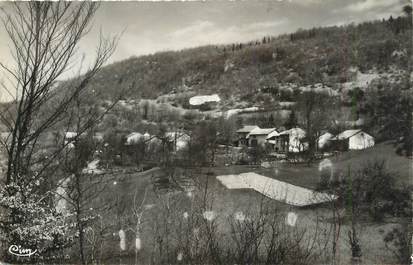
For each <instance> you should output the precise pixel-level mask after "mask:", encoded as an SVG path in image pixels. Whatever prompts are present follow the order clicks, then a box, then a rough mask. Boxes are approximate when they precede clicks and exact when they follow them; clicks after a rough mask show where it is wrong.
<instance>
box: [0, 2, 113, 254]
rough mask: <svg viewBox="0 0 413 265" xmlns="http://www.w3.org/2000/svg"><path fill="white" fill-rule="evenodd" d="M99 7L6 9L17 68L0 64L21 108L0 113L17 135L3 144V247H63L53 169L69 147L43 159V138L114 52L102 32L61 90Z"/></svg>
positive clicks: (5, 21)
mask: <svg viewBox="0 0 413 265" xmlns="http://www.w3.org/2000/svg"><path fill="white" fill-rule="evenodd" d="M97 8H98V5H97V4H96V3H91V2H84V3H70V2H54V3H52V2H27V3H17V2H16V3H13V4H10V5H7V6H5V7H4V8H3V7H2V9H1V11H2V21H3V26H4V29H5V31H6V33H7V35H8V37H9V40H10V43H11V53H12V56H13V58H14V60H15V61H16V65H15V66H14V67H8V66H6V65H4V64H2V63H0V69H2V70H3V71H5V72H7V73H8V74H9V75H10V78H11V80H12V81H11V82H10V83H11V85H10V86H7V85H5V84H3V88H5V89H7V91H8V92H9V94H10V95H13V99H14V104H13V105H14V106H15V107H16V112H15V114H14V115H13V116H11V117H5V116H4V113H0V119H2V120H4V122H5V124H7V125H8V131H10V132H11V137H10V141H9V142H7V143H3V144H4V145H3V146H2V147H4V148H5V149H6V150H7V161H8V164H7V171H6V176H5V183H4V185H2V191H1V193H0V194H1V196H0V197H1V198H0V204H1V207H2V209H4V211H3V212H4V213H5V214H3V215H2V216H1V220H0V223H1V225H0V228H1V230H2V232H1V233H2V234H3V235H5V236H4V237H2V240H5V241H6V242H3V244H4V245H12V244H16V245H22V246H26V247H30V248H33V249H38V252H39V254H40V255H42V252H45V251H47V249H48V248H50V246H52V245H53V246H52V247H57V246H58V244H54V243H55V242H54V241H53V240H56V241H57V242H58V238H59V235H61V233H62V232H64V231H65V229H64V228H62V227H60V226H59V225H58V223H59V222H60V221H59V220H58V219H59V215H57V214H56V213H54V212H53V211H52V209H51V207H50V202H51V198H50V196H49V195H48V194H49V192H50V190H51V189H52V188H51V183H52V179H53V177H55V176H54V174H53V171H54V170H52V169H53V168H54V167H55V166H56V157H57V156H58V155H59V154H61V153H62V151H63V149H64V147H65V146H64V145H62V146H61V147H59V148H57V149H56V150H54V151H53V153H52V154H50V155H48V156H41V159H39V158H40V157H39V155H40V154H39V149H40V150H41V148H39V143H40V142H41V140H40V139H41V137H42V136H44V135H45V134H46V133H47V131H48V130H52V129H53V128H54V126H56V125H57V124H59V122H61V121H62V120H64V119H66V118H67V117H66V114H67V111H68V109H70V108H71V107H72V106H73V104H74V99H75V98H77V97H78V96H79V95H82V96H85V95H87V94H86V87H87V85H88V84H89V83H90V82H91V80H92V79H93V78H94V77H95V76H96V74H97V73H98V72H99V70H100V69H101V68H102V66H103V64H104V63H106V62H107V60H108V59H109V57H110V56H111V55H112V53H113V52H114V49H115V47H116V40H112V39H108V40H107V39H104V38H103V37H101V38H100V43H99V45H98V48H97V52H96V58H95V60H94V61H93V62H92V64H91V67H90V68H89V69H87V71H85V73H84V74H83V75H81V76H78V77H77V78H74V79H72V80H70V81H68V82H64V83H60V84H61V86H60V87H59V88H56V87H57V85H58V80H60V79H61V78H62V74H63V73H64V72H65V71H67V70H68V68H70V66H71V65H72V64H73V62H74V58H75V55H76V54H75V52H76V50H77V48H78V44H79V42H80V40H81V39H82V37H83V36H84V35H85V34H86V33H87V32H88V30H89V27H90V22H91V20H92V18H93V15H94V14H95V12H96V10H97ZM82 70H84V69H82ZM100 118H101V117H93V118H91V119H89V120H88V121H87V122H86V123H85V124H82V130H81V131H83V130H87V129H88V128H91V127H93V126H94V125H96V122H97V120H99V119H100ZM9 121H12V122H11V123H10V122H9ZM19 198H25V199H24V200H23V201H21V200H20V199H19ZM10 202H15V203H19V205H18V206H16V204H10ZM28 211H30V212H28ZM10 221H11V222H10ZM47 242H49V244H47Z"/></svg>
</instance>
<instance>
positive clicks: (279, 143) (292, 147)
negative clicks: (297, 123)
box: [266, 128, 307, 153]
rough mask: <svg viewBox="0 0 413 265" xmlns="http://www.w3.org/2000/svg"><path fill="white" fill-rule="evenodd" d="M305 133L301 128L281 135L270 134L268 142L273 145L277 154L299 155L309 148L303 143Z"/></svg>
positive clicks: (283, 132)
mask: <svg viewBox="0 0 413 265" xmlns="http://www.w3.org/2000/svg"><path fill="white" fill-rule="evenodd" d="M304 138H305V131H304V130H303V129H301V128H292V129H289V130H286V131H282V132H280V133H276V132H272V133H270V134H269V135H268V136H267V138H266V140H267V142H268V143H269V144H271V145H273V147H274V150H275V151H276V152H277V153H288V152H292V153H298V152H301V151H304V150H305V149H306V148H307V144H306V143H304V142H303V139H304Z"/></svg>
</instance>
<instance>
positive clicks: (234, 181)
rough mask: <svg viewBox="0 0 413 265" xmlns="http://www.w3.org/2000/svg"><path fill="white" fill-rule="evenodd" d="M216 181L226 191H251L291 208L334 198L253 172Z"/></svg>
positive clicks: (218, 177) (219, 178)
mask: <svg viewBox="0 0 413 265" xmlns="http://www.w3.org/2000/svg"><path fill="white" fill-rule="evenodd" d="M217 179H218V180H219V181H221V183H222V184H223V185H224V186H226V187H227V188H228V189H253V190H255V191H257V192H259V193H261V194H263V195H265V196H267V197H269V198H271V199H274V200H277V201H281V202H285V203H287V204H290V205H293V206H308V205H312V204H318V203H323V202H328V201H331V200H333V199H334V198H335V197H334V196H333V195H329V194H326V193H320V192H314V191H313V190H310V189H307V188H303V187H299V186H295V185H292V184H289V183H286V182H283V181H279V180H276V179H273V178H269V177H265V176H262V175H259V174H256V173H254V172H248V173H242V174H239V175H223V176H217Z"/></svg>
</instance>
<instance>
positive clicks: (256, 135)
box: [246, 127, 276, 147]
mask: <svg viewBox="0 0 413 265" xmlns="http://www.w3.org/2000/svg"><path fill="white" fill-rule="evenodd" d="M274 131H276V129H275V128H259V127H258V128H255V129H253V130H252V131H251V132H250V133H249V134H248V135H247V136H246V138H247V139H248V146H251V147H255V146H258V145H261V146H264V145H265V143H266V142H267V136H268V135H269V134H270V133H272V132H274Z"/></svg>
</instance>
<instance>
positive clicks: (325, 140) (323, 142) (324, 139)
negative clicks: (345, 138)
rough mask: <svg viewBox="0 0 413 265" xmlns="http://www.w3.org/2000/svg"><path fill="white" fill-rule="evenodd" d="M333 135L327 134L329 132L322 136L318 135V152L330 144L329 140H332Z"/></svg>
mask: <svg viewBox="0 0 413 265" xmlns="http://www.w3.org/2000/svg"><path fill="white" fill-rule="evenodd" d="M333 137H334V135H333V134H331V133H329V132H325V133H323V134H322V135H320V136H319V137H318V138H317V147H318V149H319V150H322V149H325V148H327V147H328V146H329V144H330V143H331V142H330V140H331V138H333Z"/></svg>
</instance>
